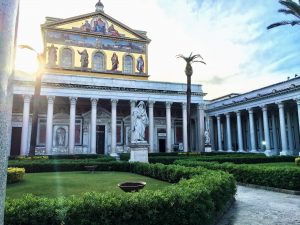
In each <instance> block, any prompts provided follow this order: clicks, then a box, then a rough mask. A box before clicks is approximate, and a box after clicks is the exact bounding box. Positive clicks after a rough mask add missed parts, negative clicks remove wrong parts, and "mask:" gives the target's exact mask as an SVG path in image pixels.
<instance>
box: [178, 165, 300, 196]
mask: <svg viewBox="0 0 300 225" xmlns="http://www.w3.org/2000/svg"><path fill="white" fill-rule="evenodd" d="M175 163H176V164H178V165H183V166H189V167H199V166H201V167H205V168H208V169H213V170H223V171H226V172H228V173H231V174H232V175H233V176H234V177H235V179H236V180H237V181H238V182H241V183H247V184H256V185H261V186H268V187H275V188H282V189H289V190H296V191H300V169H298V168H283V167H278V168H277V167H268V166H266V167H264V166H259V167H258V166H251V165H249V164H247V165H245V164H239V165H236V164H233V163H222V164H220V163H216V162H199V161H192V160H178V161H176V162H175Z"/></svg>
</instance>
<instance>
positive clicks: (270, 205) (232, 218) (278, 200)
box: [218, 186, 300, 225]
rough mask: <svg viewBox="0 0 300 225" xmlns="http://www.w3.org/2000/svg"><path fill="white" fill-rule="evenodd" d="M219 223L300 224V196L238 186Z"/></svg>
mask: <svg viewBox="0 0 300 225" xmlns="http://www.w3.org/2000/svg"><path fill="white" fill-rule="evenodd" d="M218 225H300V196H299V195H298V196H297V195H289V194H283V193H278V192H272V191H266V190H260V189H254V188H249V187H243V186H238V191H237V196H236V202H235V203H234V204H233V206H232V208H231V209H230V210H229V211H228V212H227V213H226V214H225V215H224V216H223V218H222V219H221V221H220V222H219V223H218Z"/></svg>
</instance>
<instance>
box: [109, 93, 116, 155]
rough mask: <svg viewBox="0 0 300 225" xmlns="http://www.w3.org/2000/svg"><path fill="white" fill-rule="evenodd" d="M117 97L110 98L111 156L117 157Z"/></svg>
mask: <svg viewBox="0 0 300 225" xmlns="http://www.w3.org/2000/svg"><path fill="white" fill-rule="evenodd" d="M117 103H118V100H117V99H112V100H111V153H110V155H111V156H113V157H117V156H118V154H117Z"/></svg>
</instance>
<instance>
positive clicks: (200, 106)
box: [197, 103, 205, 110]
mask: <svg viewBox="0 0 300 225" xmlns="http://www.w3.org/2000/svg"><path fill="white" fill-rule="evenodd" d="M197 109H198V110H204V109H205V104H204V103H199V104H198V105H197Z"/></svg>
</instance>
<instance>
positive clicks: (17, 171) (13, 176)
mask: <svg viewBox="0 0 300 225" xmlns="http://www.w3.org/2000/svg"><path fill="white" fill-rule="evenodd" d="M24 175H25V169H24V168H14V167H9V168H7V183H8V184H12V183H17V182H20V181H21V180H23V177H24Z"/></svg>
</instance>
